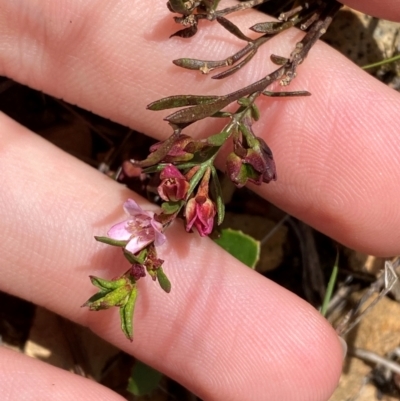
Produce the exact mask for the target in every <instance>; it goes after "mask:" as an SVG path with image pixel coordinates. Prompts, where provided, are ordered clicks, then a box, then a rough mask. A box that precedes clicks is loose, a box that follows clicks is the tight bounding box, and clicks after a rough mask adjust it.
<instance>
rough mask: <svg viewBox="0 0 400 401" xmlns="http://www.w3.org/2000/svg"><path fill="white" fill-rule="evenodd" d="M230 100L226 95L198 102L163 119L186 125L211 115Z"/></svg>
mask: <svg viewBox="0 0 400 401" xmlns="http://www.w3.org/2000/svg"><path fill="white" fill-rule="evenodd" d="M231 101H232V100H231V99H230V98H228V97H226V96H220V97H219V98H218V99H216V100H214V101H212V102H209V103H205V104H199V105H197V106H193V107H187V108H186V109H183V110H179V111H177V112H175V113H173V114H170V115H169V116H167V117H166V118H165V120H167V121H168V122H170V123H172V124H176V125H178V126H179V125H184V126H187V125H189V124H192V123H194V122H196V121H198V120H202V119H203V118H206V117H210V116H212V115H213V114H215V113H217V112H218V111H220V110H221V109H223V108H224V107H226V106H228V104H229V103H231Z"/></svg>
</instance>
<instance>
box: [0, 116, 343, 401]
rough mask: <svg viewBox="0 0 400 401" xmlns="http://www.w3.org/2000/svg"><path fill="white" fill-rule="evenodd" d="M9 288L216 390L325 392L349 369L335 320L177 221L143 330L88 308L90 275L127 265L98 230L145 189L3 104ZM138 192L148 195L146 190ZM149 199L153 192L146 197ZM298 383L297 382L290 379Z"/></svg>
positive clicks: (2, 235) (147, 283)
mask: <svg viewBox="0 0 400 401" xmlns="http://www.w3.org/2000/svg"><path fill="white" fill-rule="evenodd" d="M0 140H1V143H3V144H6V145H5V146H4V147H3V148H2V151H1V152H2V154H1V157H0V169H1V171H5V169H7V174H4V175H2V176H1V185H2V188H7V191H1V192H0V202H1V204H2V207H1V208H0V219H1V221H2V227H3V229H2V231H1V232H0V244H2V252H1V253H0V269H1V276H2V280H1V282H0V289H1V290H3V291H7V292H10V293H12V294H15V295H18V296H20V297H22V298H25V299H28V300H30V301H32V302H35V303H37V304H40V305H42V306H44V307H46V308H48V309H51V310H53V311H55V312H57V313H59V314H62V315H64V316H66V317H67V318H69V319H72V320H74V321H77V322H79V323H81V324H84V325H88V326H89V327H90V328H91V329H92V330H93V331H95V332H96V333H98V334H99V335H100V336H102V337H104V338H105V339H107V340H108V341H110V342H112V343H114V344H115V345H117V346H119V347H121V348H122V349H124V350H125V351H127V352H129V353H131V354H134V355H135V356H136V357H138V358H139V359H141V360H143V361H144V362H146V363H148V364H150V365H152V366H154V367H155V368H157V369H159V370H161V371H162V372H164V373H166V374H167V375H168V376H170V377H172V378H174V379H175V380H178V381H179V382H181V383H182V384H183V385H185V386H187V387H188V388H190V389H191V390H192V391H194V392H195V393H197V394H198V395H199V396H200V397H201V398H203V399H206V400H226V399H229V400H244V399H251V400H267V399H269V400H270V399H294V400H307V401H310V400H320V401H322V400H325V399H327V398H328V397H329V394H330V393H331V392H332V391H333V389H334V387H335V386H336V383H337V380H338V377H339V375H340V371H341V349H340V345H339V343H338V339H337V337H336V334H335V332H334V331H333V330H332V328H331V327H330V326H329V324H328V323H327V322H326V321H325V320H324V319H323V318H322V317H321V316H320V315H319V314H318V312H317V311H316V310H314V309H313V308H312V307H311V306H310V305H308V304H307V303H305V302H304V301H302V300H301V299H299V298H298V297H296V296H295V295H294V294H292V293H289V292H288V291H286V290H284V289H283V288H281V287H279V286H278V285H276V284H274V283H273V282H270V281H269V280H267V279H265V278H264V277H262V276H260V275H258V274H257V273H255V272H254V271H252V270H251V269H248V268H247V267H245V266H244V265H242V264H241V263H240V262H238V261H237V260H235V259H233V258H232V257H231V256H230V255H228V254H226V253H225V252H224V251H223V250H222V249H221V248H219V247H217V246H216V245H215V244H213V243H212V242H211V241H210V240H208V239H200V238H199V237H198V236H197V235H188V234H187V233H186V232H185V231H184V230H183V228H182V227H181V226H180V225H179V224H176V225H174V226H173V227H172V228H171V229H170V230H168V232H167V237H168V244H167V245H164V246H162V247H160V248H159V257H160V258H162V259H163V260H165V261H166V262H165V270H166V272H167V274H168V276H169V277H170V278H171V281H172V283H173V284H172V285H173V288H172V291H171V293H170V294H168V295H167V294H165V293H163V292H162V291H161V290H160V289H159V288H157V285H156V284H155V283H153V282H152V281H151V280H149V279H148V278H147V279H144V280H140V282H139V297H138V301H137V306H136V311H135V319H134V321H135V328H134V331H135V338H134V341H133V343H130V342H129V341H127V340H126V338H124V337H123V335H122V333H120V329H119V322H118V311H117V310H108V311H104V312H98V313H93V312H88V310H87V309H82V308H80V305H82V304H83V302H84V301H85V300H86V299H87V298H88V297H89V296H90V295H92V294H93V293H94V292H95V291H94V289H93V288H92V287H91V285H90V283H89V280H88V275H89V274H93V275H97V276H102V277H109V278H111V277H115V276H118V275H120V274H122V273H123V272H124V271H126V270H127V269H128V268H129V266H127V264H126V261H124V258H123V257H122V255H121V253H120V250H119V249H116V248H112V247H106V246H105V245H104V244H99V243H96V242H95V241H94V239H93V236H94V235H104V233H106V231H107V229H108V228H109V227H110V226H111V225H112V224H114V223H115V222H117V221H118V220H122V219H123V212H122V210H121V209H122V208H121V205H122V202H123V201H124V200H125V199H126V198H127V197H128V196H131V197H135V195H134V194H132V193H130V192H129V191H127V190H126V189H125V188H124V187H123V186H122V185H118V184H116V183H115V182H113V181H112V180H110V179H109V178H108V177H105V176H104V175H101V174H100V173H98V172H97V171H96V170H94V169H92V168H90V167H88V166H86V165H84V164H83V163H81V162H79V161H77V160H75V159H74V158H72V157H71V156H69V155H67V154H65V153H63V152H62V151H61V150H59V149H57V148H55V147H53V146H52V145H50V144H49V143H47V142H45V141H44V140H42V139H41V138H39V137H37V136H35V135H33V134H31V133H29V132H28V131H27V130H26V129H24V128H23V127H21V126H19V125H17V124H16V123H14V122H12V121H11V120H9V119H8V118H7V117H5V116H0ZM136 199H137V197H136ZM139 201H140V203H141V204H145V202H144V201H143V200H139ZM288 380H289V381H290V383H291V385H290V386H288V385H287V382H288Z"/></svg>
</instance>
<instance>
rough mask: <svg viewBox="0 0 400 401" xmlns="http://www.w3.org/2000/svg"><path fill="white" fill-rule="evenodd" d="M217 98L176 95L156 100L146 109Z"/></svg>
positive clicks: (207, 101)
mask: <svg viewBox="0 0 400 401" xmlns="http://www.w3.org/2000/svg"><path fill="white" fill-rule="evenodd" d="M216 99H218V96H196V95H177V96H168V97H164V98H162V99H159V100H156V101H155V102H152V103H150V104H149V105H148V106H147V109H148V110H155V111H158V110H165V109H173V108H175V107H184V106H196V105H198V104H204V103H209V102H211V101H213V100H216Z"/></svg>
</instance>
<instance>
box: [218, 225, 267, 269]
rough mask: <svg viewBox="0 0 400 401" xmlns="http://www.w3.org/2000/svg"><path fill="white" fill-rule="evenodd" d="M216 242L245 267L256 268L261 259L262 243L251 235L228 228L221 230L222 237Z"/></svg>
mask: <svg viewBox="0 0 400 401" xmlns="http://www.w3.org/2000/svg"><path fill="white" fill-rule="evenodd" d="M214 241H215V242H216V243H217V244H218V245H219V246H220V247H222V248H223V249H225V251H227V252H229V253H230V254H231V255H232V256H234V257H235V258H236V259H238V260H240V261H241V262H242V263H244V264H245V265H247V266H249V267H251V268H252V269H254V268H255V266H256V264H257V262H258V259H259V257H260V242H259V241H257V240H255V239H254V238H253V237H251V236H250V235H247V234H244V233H243V232H242V231H239V230H232V229H231V228H227V229H223V230H221V236H220V237H219V238H217V239H216V240H214Z"/></svg>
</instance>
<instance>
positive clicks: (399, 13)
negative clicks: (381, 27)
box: [341, 0, 400, 21]
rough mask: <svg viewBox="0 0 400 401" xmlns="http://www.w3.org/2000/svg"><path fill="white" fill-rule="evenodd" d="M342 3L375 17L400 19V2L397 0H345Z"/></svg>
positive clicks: (392, 19)
mask: <svg viewBox="0 0 400 401" xmlns="http://www.w3.org/2000/svg"><path fill="white" fill-rule="evenodd" d="M341 3H343V4H346V5H348V6H349V7H352V8H354V9H356V10H359V11H362V12H363V13H366V14H369V15H373V16H374V17H379V18H384V19H388V20H391V21H400V4H399V2H398V1H396V0H382V1H380V0H370V1H362V0H343V1H341Z"/></svg>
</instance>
